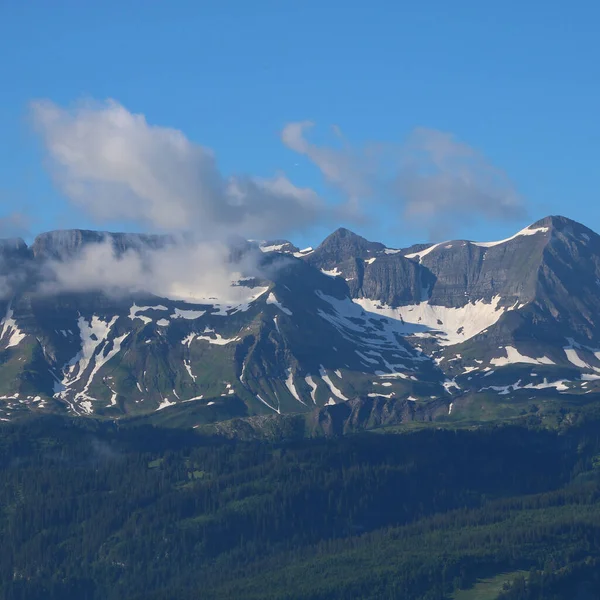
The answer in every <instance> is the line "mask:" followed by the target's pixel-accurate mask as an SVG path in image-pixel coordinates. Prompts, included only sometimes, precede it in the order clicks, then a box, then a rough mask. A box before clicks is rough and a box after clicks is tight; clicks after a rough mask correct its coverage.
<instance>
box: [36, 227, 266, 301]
mask: <svg viewBox="0 0 600 600" xmlns="http://www.w3.org/2000/svg"><path fill="white" fill-rule="evenodd" d="M260 255H261V253H260V251H259V250H256V251H254V252H253V251H248V252H245V253H244V254H243V255H242V256H241V257H240V258H239V259H238V260H232V259H231V248H230V247H229V246H228V245H227V244H224V243H221V242H211V243H208V242H198V241H195V240H185V239H181V238H179V239H173V240H171V241H169V243H167V244H166V245H164V246H163V247H160V248H151V247H143V246H137V247H135V248H128V249H126V250H125V251H121V252H119V251H117V250H116V248H115V244H114V242H113V240H112V238H111V236H110V235H107V237H106V239H105V240H104V241H102V242H98V243H89V244H86V245H84V246H83V247H82V248H81V249H80V251H79V252H77V253H75V254H74V255H72V256H70V257H68V258H67V259H66V260H61V259H51V260H49V261H48V262H46V263H45V265H44V273H45V280H44V282H43V283H42V284H41V286H40V287H39V291H41V292H42V293H46V294H53V293H57V292H64V291H69V292H87V291H90V290H95V289H98V288H101V289H102V291H103V292H104V293H105V294H107V295H110V296H117V297H118V296H120V295H122V294H123V293H136V292H137V293H150V294H154V295H156V296H161V297H166V298H171V299H174V300H184V301H188V302H202V301H206V302H210V301H211V299H213V300H215V299H216V300H218V301H219V302H225V303H227V302H229V303H235V302H241V301H243V300H244V298H245V296H248V295H249V294H251V290H248V289H247V288H244V287H243V286H239V285H238V282H239V280H240V279H241V278H243V277H261V276H263V275H264V272H263V269H261V268H260V266H259V260H258V259H259V258H260Z"/></svg>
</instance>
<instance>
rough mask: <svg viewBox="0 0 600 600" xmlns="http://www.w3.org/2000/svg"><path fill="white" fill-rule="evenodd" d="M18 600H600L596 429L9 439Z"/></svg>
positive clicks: (110, 432) (0, 487) (4, 519)
mask: <svg viewBox="0 0 600 600" xmlns="http://www.w3.org/2000/svg"><path fill="white" fill-rule="evenodd" d="M0 430H1V431H0V468H1V470H2V471H1V477H0V536H1V540H2V543H1V545H0V553H1V560H0V590H1V597H2V598H3V599H6V600H34V599H35V600H38V599H39V600H42V599H43V600H49V599H51V600H54V599H56V600H70V599H73V600H101V599H102V600H104V599H123V598H126V599H132V600H134V599H135V600H146V599H148V600H167V599H173V598H176V599H179V598H181V599H184V600H187V599H189V600H191V599H197V598H206V599H217V598H272V599H275V598H277V599H279V598H287V599H301V598H302V599H311V600H316V599H343V598H344V599H345V598H364V599H380V598H383V599H386V598H402V599H405V600H442V599H450V598H457V599H459V598H460V593H461V592H460V590H466V589H469V587H470V586H472V585H473V584H475V583H476V582H477V581H478V580H479V579H480V578H482V577H487V576H493V575H494V574H497V573H513V572H514V573H515V576H514V578H511V579H510V581H509V582H507V583H505V584H504V586H503V589H502V590H501V592H500V594H499V596H498V598H499V599H501V600H525V599H527V600H533V599H535V600H539V599H547V600H558V599H561V600H562V599H567V598H569V599H572V598H575V599H581V600H585V599H588V598H598V597H600V422H598V421H596V420H593V419H590V420H588V421H587V422H583V423H581V424H579V425H577V426H573V427H571V428H569V429H567V430H563V431H549V430H547V429H541V428H537V427H535V426H533V425H530V426H526V425H520V426H509V425H494V426H492V425H490V426H489V427H479V428H476V429H472V430H469V429H462V430H450V429H438V428H430V429H422V430H419V431H414V432H404V433H373V432H371V433H363V434H357V435H353V436H345V437H339V438H331V439H324V438H322V439H306V440H296V441H293V442H292V441H290V442H267V441H254V442H249V441H244V442H242V441H232V440H226V439H222V438H216V437H209V436H203V435H201V434H198V433H196V432H193V431H185V430H174V429H161V428H155V427H152V426H148V425H143V426H140V425H138V426H132V425H129V426H124V425H123V424H121V425H118V424H115V423H102V422H98V421H91V420H90V421H88V420H78V421H75V420H72V419H66V418H58V417H46V418H37V419H31V420H28V421H22V422H16V423H10V424H8V423H7V424H3V425H2V427H1V428H0Z"/></svg>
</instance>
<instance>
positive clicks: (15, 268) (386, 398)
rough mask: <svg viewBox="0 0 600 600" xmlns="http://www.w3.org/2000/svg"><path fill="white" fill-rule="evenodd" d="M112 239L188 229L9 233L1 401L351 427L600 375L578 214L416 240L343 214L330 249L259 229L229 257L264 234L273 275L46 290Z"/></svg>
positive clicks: (13, 405)
mask: <svg viewBox="0 0 600 600" xmlns="http://www.w3.org/2000/svg"><path fill="white" fill-rule="evenodd" d="M99 243H109V244H110V246H111V248H112V250H113V251H114V253H115V255H116V256H120V255H122V254H123V253H124V252H126V251H134V252H143V251H145V250H146V249H153V250H158V249H161V248H163V247H164V246H165V245H167V244H171V243H174V240H172V239H171V238H167V237H164V236H147V235H137V234H110V233H103V232H93V231H81V230H72V231H61V232H49V233H47V234H42V235H40V236H38V238H37V239H36V240H35V242H34V244H33V245H32V247H31V248H28V247H27V246H26V244H25V243H24V242H23V241H22V240H3V241H0V315H1V321H0V418H5V419H12V418H16V417H17V416H18V415H19V414H24V413H29V412H31V411H34V412H35V411H48V410H52V411H66V412H68V413H71V414H73V415H93V416H105V417H111V418H117V417H122V416H126V415H145V414H155V415H157V416H160V417H161V418H162V416H163V415H167V416H165V417H164V418H169V417H168V415H176V414H186V415H193V416H190V417H189V418H190V419H191V421H190V422H191V424H193V423H202V422H212V421H214V420H215V419H216V420H222V419H227V418H229V417H234V416H237V417H239V416H244V415H246V416H251V415H268V414H274V413H275V414H284V413H298V412H300V413H306V414H307V415H308V414H310V415H313V416H311V417H310V418H309V417H306V418H307V419H309V421H303V423H305V424H306V423H309V422H310V425H306V426H307V427H309V429H310V428H315V427H316V428H319V427H322V428H323V430H327V431H328V432H336V431H338V430H341V431H349V430H352V429H353V428H360V427H362V426H363V425H364V423H370V424H372V425H373V426H377V425H383V424H386V423H387V424H390V423H392V422H400V421H402V420H407V419H408V420H409V419H411V418H418V419H421V418H423V419H425V418H430V417H431V418H439V417H440V416H441V415H446V417H449V416H451V417H452V418H454V415H456V414H457V411H460V410H466V409H464V406H466V405H465V403H464V402H461V398H464V397H469V398H473V397H475V398H479V397H480V396H481V397H482V398H490V397H492V398H497V399H499V400H502V401H504V400H508V399H514V401H515V402H517V401H519V399H520V398H527V399H528V398H530V397H531V398H535V397H538V396H540V395H542V396H544V397H547V396H548V395H549V394H550V395H554V397H556V398H561V397H578V398H579V397H582V398H583V397H584V396H585V397H586V399H587V398H590V397H593V395H594V394H596V393H597V389H598V388H597V382H598V381H599V380H600V319H599V317H598V315H600V238H599V237H598V236H597V235H596V234H595V233H594V232H593V231H591V230H590V229H588V228H586V227H584V226H583V225H580V224H578V223H575V222H573V221H570V220H568V219H565V218H564V217H547V218H546V219H543V220H541V221H538V222H537V223H534V224H533V225H531V226H530V227H528V228H525V229H524V230H522V231H520V232H518V233H517V234H515V235H514V236H512V237H511V238H509V239H507V240H501V241H497V242H472V241H467V240H454V241H452V240H451V241H446V242H441V243H438V244H431V245H417V246H414V247H412V248H410V249H407V250H399V249H394V248H386V247H385V246H384V245H383V244H380V243H376V242H369V241H368V240H366V239H364V238H362V237H360V236H357V235H356V234H353V233H352V232H350V231H348V230H345V229H340V230H338V231H336V232H334V233H333V234H332V235H331V236H329V237H328V238H327V239H326V240H325V241H324V242H323V244H321V246H319V247H318V248H316V249H315V250H312V249H307V250H304V251H300V250H298V248H297V247H296V246H294V245H293V244H290V243H289V242H287V241H285V240H275V241H269V242H250V243H248V242H245V241H244V242H243V243H238V244H235V245H234V246H232V252H231V260H232V261H233V262H234V263H236V264H237V262H236V261H239V264H240V265H241V266H240V268H242V266H243V264H244V261H243V258H244V256H246V255H247V253H248V252H254V253H256V254H257V255H258V256H259V258H260V263H261V265H262V267H261V268H262V270H263V275H262V276H261V277H258V278H257V277H256V274H253V275H252V276H249V277H242V279H241V280H240V281H239V282H232V288H231V290H232V293H228V298H227V299H226V298H210V299H208V298H207V299H204V300H198V301H194V302H189V301H182V300H177V299H174V298H171V297H169V295H168V294H163V295H151V294H149V293H145V292H140V291H138V292H136V293H135V294H133V293H120V294H116V295H115V294H107V293H105V290H102V289H98V290H90V291H87V292H85V293H72V292H66V291H60V292H58V291H56V292H53V293H49V292H48V291H45V292H44V293H41V292H40V286H39V283H40V278H41V277H43V275H44V265H47V264H48V262H47V261H49V260H52V261H62V262H63V263H64V264H67V265H68V264H69V263H68V261H69V260H71V259H72V258H73V257H77V256H80V255H81V252H82V250H83V249H84V248H85V247H86V246H87V245H90V244H99ZM259 250H260V251H259ZM232 298H235V300H232ZM588 394H589V396H588ZM190 407H192V408H193V410H191V409H190ZM453 407H454V408H453ZM315 411H316V412H315ZM453 411H454V412H453ZM215 415H216V416H215ZM314 415H317V416H316V417H315V416H314ZM310 419H317V420H316V421H310ZM303 427H304V425H303Z"/></svg>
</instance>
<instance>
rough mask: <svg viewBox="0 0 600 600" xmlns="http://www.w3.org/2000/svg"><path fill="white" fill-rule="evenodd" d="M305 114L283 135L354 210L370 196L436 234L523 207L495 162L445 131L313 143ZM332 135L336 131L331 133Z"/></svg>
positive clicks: (509, 215)
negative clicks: (389, 139) (392, 140)
mask: <svg viewBox="0 0 600 600" xmlns="http://www.w3.org/2000/svg"><path fill="white" fill-rule="evenodd" d="M311 127H313V123H312V122H310V121H301V122H296V123H289V124H288V125H286V126H285V128H284V129H283V131H282V134H281V139H282V142H283V143H284V144H285V145H286V146H287V147H288V148H290V149H291V150H294V151H295V152H298V153H299V154H301V155H304V156H306V157H307V158H308V159H309V160H310V161H311V162H312V163H313V164H314V165H315V166H316V167H317V168H318V169H319V170H320V171H321V173H322V175H323V177H324V178H325V179H326V181H327V182H329V183H330V184H332V185H333V186H335V187H337V188H338V189H340V190H341V191H342V192H343V193H344V194H345V195H346V196H347V198H348V200H349V202H350V203H351V206H352V208H353V212H354V213H358V214H361V213H363V214H364V213H367V212H368V208H369V205H370V204H372V203H376V204H378V205H380V206H383V207H384V208H385V209H386V211H387V212H388V213H391V214H392V215H396V217H397V218H398V221H399V222H401V221H402V222H405V223H409V224H411V225H417V226H420V227H424V228H425V229H427V230H428V231H429V234H430V236H432V237H433V238H436V237H437V236H439V235H440V234H442V232H444V233H451V232H452V231H453V230H456V229H457V228H458V227H460V226H461V225H463V226H464V225H465V224H469V223H473V222H476V221H477V220H506V221H510V220H516V219H520V218H523V217H524V216H525V215H526V211H525V208H524V205H523V200H522V198H521V197H520V196H519V194H518V193H517V191H516V189H515V186H514V184H513V183H512V182H511V181H510V179H509V178H508V176H507V175H506V174H505V173H504V172H503V171H502V170H500V169H498V168H496V167H495V166H493V165H492V164H491V163H490V162H489V161H488V160H487V159H486V158H485V156H484V155H483V154H482V153H480V152H479V151H477V150H476V149H474V148H472V147H471V146H469V145H467V144H465V143H463V142H460V141H459V140H457V139H456V138H455V137H454V136H453V135H452V134H450V133H445V132H442V131H438V130H435V129H427V128H417V129H415V130H414V131H413V132H412V133H411V135H410V136H409V137H408V139H406V140H405V141H404V142H403V143H401V144H387V143H386V144H383V143H373V144H368V145H366V146H365V147H363V148H353V147H352V146H350V145H349V144H348V143H347V142H345V140H344V144H343V145H342V147H341V148H334V147H326V146H318V145H316V144H313V143H311V142H310V141H309V140H308V139H307V135H306V134H307V132H308V130H309V129H310V128H311ZM336 135H337V137H340V136H341V134H340V132H339V130H338V131H337V132H336Z"/></svg>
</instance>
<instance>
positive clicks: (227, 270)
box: [0, 100, 525, 301]
mask: <svg viewBox="0 0 600 600" xmlns="http://www.w3.org/2000/svg"><path fill="white" fill-rule="evenodd" d="M31 113H32V118H33V122H34V125H35V128H36V130H37V132H38V133H39V135H40V137H41V139H42V142H43V144H44V147H45V150H46V152H47V156H48V161H49V166H50V169H51V172H52V174H53V176H54V178H55V181H56V183H57V185H58V186H59V188H60V189H61V190H62V192H63V193H64V194H65V196H66V197H67V198H68V199H69V200H70V201H71V202H72V204H73V205H74V206H76V207H78V208H80V209H82V210H83V211H84V212H86V213H87V214H88V215H89V216H91V217H92V218H93V219H94V220H95V221H96V222H97V223H98V224H107V223H111V222H113V223H123V222H129V223H132V224H135V225H136V226H137V227H140V228H142V229H145V230H148V231H154V232H170V233H172V234H174V238H173V239H175V240H177V241H176V242H175V243H171V244H167V245H166V246H165V247H164V248H161V249H144V250H143V251H140V250H139V249H137V250H128V251H125V252H121V253H119V252H116V251H115V248H114V246H113V244H112V243H111V241H110V240H108V239H107V241H106V242H103V243H94V244H90V245H87V246H85V247H83V248H82V250H81V251H80V252H79V253H78V254H77V255H75V256H72V257H70V258H69V259H67V260H51V261H49V262H48V263H47V265H46V267H47V269H48V273H49V274H50V276H49V278H48V280H47V281H46V283H45V284H44V290H45V291H62V290H70V291H87V290H89V289H102V290H104V291H106V292H108V293H112V294H118V293H122V292H123V291H127V292H130V291H147V292H151V293H154V294H156V295H159V296H167V297H172V298H180V299H188V300H198V299H201V298H209V297H211V296H214V297H217V298H219V299H221V301H227V300H232V301H235V299H236V298H234V297H232V295H233V296H235V295H236V294H239V289H238V290H235V288H232V286H231V282H232V281H235V280H237V279H240V278H241V277H244V276H248V275H251V276H260V275H261V270H260V267H259V263H260V256H259V255H260V252H259V253H258V254H257V253H252V252H250V253H247V254H246V255H245V258H244V259H243V261H242V262H241V263H233V262H232V261H231V256H230V243H229V242H230V239H231V238H232V237H236V236H237V237H243V238H245V239H269V238H278V239H281V238H282V237H286V236H288V235H290V234H291V235H293V234H294V233H298V232H303V231H306V230H309V229H310V228H312V227H314V226H316V225H318V226H321V227H322V226H331V227H333V226H339V225H342V224H344V225H350V226H351V225H352V224H355V223H358V222H365V221H368V220H369V219H372V215H373V214H374V213H377V212H378V211H373V205H374V204H375V205H376V206H378V207H381V208H383V213H382V214H385V217H386V219H389V218H390V217H391V218H392V219H393V218H397V220H398V223H399V224H400V223H404V224H409V225H411V226H413V225H416V226H419V227H422V228H424V229H426V230H427V231H428V232H429V235H430V236H431V237H433V238H435V237H437V236H440V235H442V234H444V235H446V234H448V233H450V232H451V231H452V230H453V229H455V228H456V227H459V226H461V225H463V226H464V225H465V224H467V223H473V222H476V221H477V220H486V219H488V220H497V219H502V220H508V219H517V218H521V217H522V216H524V212H525V211H524V208H523V204H522V200H521V198H520V197H519V195H518V194H517V193H516V191H515V188H514V186H513V184H512V183H511V182H510V180H509V179H508V177H507V176H506V175H505V174H504V173H503V172H502V171H501V170H499V169H497V168H496V167H494V166H493V165H492V164H490V162H489V161H487V160H486V158H485V157H484V156H483V155H482V154H481V153H480V152H478V151H477V150H475V149H474V148H472V147H470V146H468V145H467V144H465V143H463V142H460V141H459V140H457V139H456V138H455V137H454V136H453V135H451V134H449V133H444V132H441V131H437V130H433V129H425V128H420V129H415V130H414V131H413V132H412V134H411V135H410V136H409V137H408V139H406V140H405V141H404V142H403V143H399V144H388V143H379V142H378V143H371V144H367V145H365V146H362V147H355V146H353V145H352V144H350V143H349V142H348V140H346V139H345V138H344V136H343V135H342V133H341V131H340V130H339V128H334V134H335V140H336V144H335V145H332V146H326V145H320V144H316V143H313V142H311V141H310V139H309V136H308V134H309V131H310V129H311V128H312V127H314V124H313V123H312V122H311V121H299V122H294V123H288V124H287V125H286V126H285V127H284V128H283V130H282V132H281V140H282V142H283V144H284V145H285V146H287V147H288V148H289V149H291V150H293V151H294V152H296V153H298V154H300V155H302V156H304V157H306V158H307V159H308V160H309V161H311V162H312V163H313V164H314V165H315V166H316V167H317V168H318V169H319V171H320V172H321V174H322V176H323V178H324V179H325V180H326V181H327V182H328V183H329V184H331V185H332V186H333V187H335V188H336V189H337V190H338V191H339V193H340V194H339V196H340V197H341V200H338V201H337V203H332V202H326V201H325V200H324V199H323V198H322V197H320V196H319V195H318V194H317V193H316V192H315V191H314V190H312V189H309V188H306V187H304V188H303V187H298V186H297V185H295V184H294V183H292V181H290V179H288V178H287V177H286V175H284V174H282V173H280V174H277V175H275V176H273V177H271V178H260V177H256V176H252V175H246V174H234V175H231V176H225V175H224V174H223V173H221V171H220V170H219V167H218V164H217V160H216V157H215V154H214V152H213V151H212V150H211V149H209V148H206V147H204V146H201V145H199V144H197V143H195V142H193V141H191V140H189V139H188V138H187V137H186V136H185V135H184V134H183V133H182V132H181V131H178V130H175V129H171V128H167V127H160V126H156V125H151V124H149V123H148V122H147V120H146V118H145V117H144V115H141V114H135V113H132V112H130V111H128V110H127V109H126V108H125V107H123V106H122V105H121V104H119V103H118V102H116V101H114V100H108V101H106V102H102V103H94V102H86V103H80V104H78V105H76V106H74V107H71V108H63V107H60V106H58V105H56V104H54V103H52V102H50V101H48V100H40V101H36V102H33V103H32V105H31ZM19 219H21V217H20V216H19V215H11V216H9V217H5V218H4V220H2V219H0V235H1V234H2V231H3V230H4V231H8V230H13V231H14V230H16V229H17V228H18V227H19V223H20V221H19ZM22 223H24V221H23V222H22ZM388 224H389V222H388ZM182 234H184V235H182Z"/></svg>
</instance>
